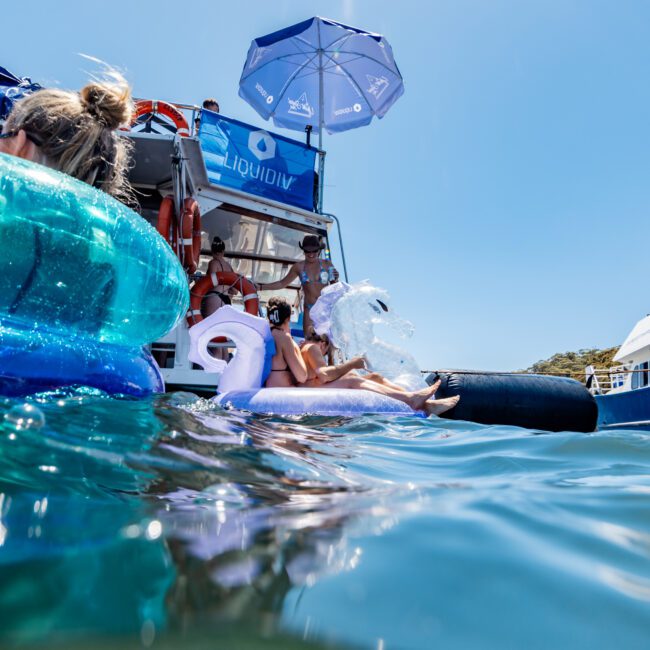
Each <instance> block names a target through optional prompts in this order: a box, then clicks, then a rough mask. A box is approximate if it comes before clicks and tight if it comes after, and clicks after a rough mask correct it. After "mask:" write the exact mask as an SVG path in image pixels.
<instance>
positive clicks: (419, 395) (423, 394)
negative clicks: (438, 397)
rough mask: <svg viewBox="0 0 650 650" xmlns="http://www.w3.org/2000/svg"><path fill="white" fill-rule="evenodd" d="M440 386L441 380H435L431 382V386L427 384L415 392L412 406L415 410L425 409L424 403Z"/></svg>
mask: <svg viewBox="0 0 650 650" xmlns="http://www.w3.org/2000/svg"><path fill="white" fill-rule="evenodd" d="M438 388H440V380H439V379H438V381H436V382H434V383H433V384H431V386H427V387H426V388H423V389H422V390H418V391H415V392H414V393H413V402H412V408H413V409H414V410H415V411H421V410H422V409H424V405H425V403H426V401H427V400H430V399H431V398H432V397H433V396H434V395H435V394H436V391H437V390H438Z"/></svg>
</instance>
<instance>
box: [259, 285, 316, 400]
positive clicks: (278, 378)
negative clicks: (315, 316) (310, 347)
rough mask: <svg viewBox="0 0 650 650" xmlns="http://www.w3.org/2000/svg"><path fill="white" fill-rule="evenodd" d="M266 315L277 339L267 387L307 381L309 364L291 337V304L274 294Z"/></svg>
mask: <svg viewBox="0 0 650 650" xmlns="http://www.w3.org/2000/svg"><path fill="white" fill-rule="evenodd" d="M266 316H267V318H268V319H269V323H270V324H271V334H272V336H273V340H274V341H275V355H273V359H272V360H271V373H270V374H269V377H268V379H267V380H266V384H265V385H266V387H267V388H278V387H281V388H289V387H291V386H296V385H297V384H301V383H303V382H305V381H307V366H306V365H305V362H304V360H303V358H302V355H301V354H300V349H299V348H298V346H297V345H296V343H295V341H294V340H293V339H292V338H291V305H290V304H289V303H288V302H287V301H286V300H285V299H284V298H281V297H278V296H274V297H273V298H271V299H270V300H269V302H268V304H267V307H266Z"/></svg>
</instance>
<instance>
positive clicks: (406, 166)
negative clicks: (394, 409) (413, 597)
mask: <svg viewBox="0 0 650 650" xmlns="http://www.w3.org/2000/svg"><path fill="white" fill-rule="evenodd" d="M313 15H323V16H327V17H330V18H334V19H337V20H340V21H342V22H347V23H349V24H352V25H356V26H358V27H361V28H364V29H367V30H372V31H376V32H380V33H382V34H384V35H385V36H386V37H387V38H388V40H389V41H390V43H391V45H392V47H393V50H394V53H395V57H396V60H397V63H398V65H399V66H400V69H401V71H402V74H403V76H404V79H405V85H406V93H405V95H404V96H403V97H402V98H401V99H400V100H399V101H398V102H397V104H395V106H393V108H392V109H391V110H390V112H389V113H388V115H387V116H386V117H385V118H384V119H383V120H381V121H375V122H373V124H372V125H370V126H369V127H365V128H363V129H358V130H356V131H349V132H347V133H343V134H338V135H335V136H329V137H327V138H326V148H327V150H328V166H327V173H326V178H327V190H326V204H325V207H326V209H327V210H328V211H331V212H335V213H336V214H337V215H338V216H339V217H340V218H341V220H342V222H343V225H344V231H343V232H344V235H345V238H346V241H347V255H348V263H349V268H350V271H351V275H352V278H353V279H356V280H358V279H362V278H369V279H370V280H371V281H372V282H373V283H374V284H376V285H379V286H382V287H384V288H386V289H388V290H389V291H390V293H391V295H392V297H393V303H394V305H395V307H396V309H397V311H399V312H400V314H401V315H402V316H404V317H406V318H408V319H410V320H411V321H412V322H413V323H414V325H415V327H416V334H415V336H414V338H413V339H412V340H411V341H410V342H409V343H408V347H409V349H410V350H411V351H412V352H413V353H414V354H415V355H416V356H417V358H418V360H419V361H420V363H421V366H423V367H424V366H427V367H437V368H441V367H457V368H458V367H464V368H483V369H495V370H496V369H515V368H522V367H526V366H528V365H530V364H531V363H532V362H534V361H537V360H538V359H541V358H544V357H547V356H549V355H551V354H552V353H554V352H560V351H566V350H575V349H578V348H582V347H592V346H595V347H604V346H609V345H615V344H618V343H620V342H622V340H623V338H624V337H625V336H626V334H627V333H628V331H629V329H631V327H632V325H633V324H634V322H636V320H637V319H638V318H640V317H642V316H644V315H645V314H646V312H647V311H648V303H647V297H646V296H647V290H646V289H645V288H643V287H642V289H641V291H637V288H638V285H639V283H640V282H641V283H643V282H644V280H645V279H646V277H647V276H648V269H647V266H648V254H647V250H646V246H647V243H648V241H649V240H650V237H649V236H648V235H649V230H650V222H649V220H648V214H649V213H650V189H649V181H650V147H649V145H650V132H649V129H650V84H649V76H650V72H649V71H650V38H649V37H648V34H650V4H648V3H647V2H634V1H623V2H600V1H597V0H577V1H572V0H553V1H544V2H541V1H540V2H520V1H517V0H509V1H505V0H503V1H500V0H495V1H491V2H487V1H479V0H474V1H469V0H453V1H452V0H449V1H448V2H414V1H408V0H402V1H401V2H377V1H371V0H365V1H356V0H347V1H342V2H336V1H332V0H330V1H327V2H309V1H307V0H303V1H301V2H288V1H287V0H285V1H279V0H277V1H274V2H269V1H268V0H266V1H261V0H256V1H250V2H249V1H246V0H240V1H239V2H218V3H217V2H203V1H200V0H194V1H193V2H188V3H185V4H183V3H180V4H179V3H176V2H174V3H172V2H166V1H164V0H158V1H157V2H138V1H136V0H133V1H131V2H125V1H123V0H117V1H113V2H111V3H92V2H87V1H84V2H80V1H76V0H75V1H70V2H68V1H62V2H58V3H51V2H45V1H41V2H25V3H17V2H9V3H5V6H3V8H2V23H3V30H2V32H3V33H2V36H1V37H0V38H1V40H0V43H1V47H0V52H1V56H0V65H4V66H5V67H7V68H9V69H10V70H11V71H13V72H15V73H17V74H20V75H29V76H31V77H32V78H33V79H34V80H36V81H39V82H41V83H42V84H43V85H59V86H62V87H66V88H75V89H77V88H79V87H81V86H82V85H83V83H84V82H85V80H86V78H87V72H88V71H89V70H90V71H92V65H91V64H89V63H88V62H86V61H84V60H83V59H81V58H80V57H79V56H78V55H77V53H79V52H82V53H85V54H89V55H93V56H95V57H98V58H100V59H102V60H104V61H106V62H108V63H111V64H112V65H115V66H117V67H119V68H121V69H122V70H123V71H124V72H125V74H126V76H127V78H128V79H129V81H130V82H131V83H132V85H133V88H134V93H135V94H136V95H137V96H139V97H151V98H157V99H168V100H176V101H187V102H200V101H201V100H202V99H203V98H204V97H205V96H216V97H217V98H218V99H219V101H220V103H221V109H222V112H223V113H225V114H228V115H230V116H233V117H236V118H238V119H241V120H244V121H247V122H250V123H253V124H259V125H264V124H265V123H264V122H263V121H262V120H261V118H259V117H258V115H257V114H256V113H255V112H254V111H253V110H252V109H251V108H249V107H248V105H247V104H245V103H244V102H243V100H241V99H239V97H238V96H237V86H238V81H239V75H240V73H241V68H242V65H243V63H244V59H245V57H246V52H247V50H248V46H249V44H250V41H251V39H253V38H255V37H257V36H261V35H263V34H266V33H269V32H271V31H275V30H277V29H279V28H281V27H284V26H287V25H290V24H293V23H295V22H298V21H300V20H303V19H305V18H308V17H310V16H313ZM286 134H287V135H291V132H286ZM298 137H299V136H298Z"/></svg>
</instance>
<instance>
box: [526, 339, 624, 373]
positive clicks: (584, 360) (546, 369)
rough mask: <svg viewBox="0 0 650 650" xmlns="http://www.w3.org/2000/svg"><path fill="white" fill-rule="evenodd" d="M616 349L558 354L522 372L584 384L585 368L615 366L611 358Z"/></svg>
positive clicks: (585, 350) (616, 347) (584, 350)
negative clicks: (564, 378) (551, 376)
mask: <svg viewBox="0 0 650 650" xmlns="http://www.w3.org/2000/svg"><path fill="white" fill-rule="evenodd" d="M618 348H619V346H615V347H612V348H604V349H603V350H598V349H596V348H588V349H583V350H578V351H577V352H558V353H557V354H554V355H553V356H552V357H550V358H549V359H544V360H542V361H538V362H537V363H534V364H533V365H532V366H530V368H526V370H523V371H522V372H526V373H538V374H545V375H559V376H564V377H572V378H573V379H578V380H579V381H582V382H584V381H585V368H586V367H587V366H589V365H592V366H594V367H595V368H610V367H611V366H613V365H615V364H614V362H613V357H614V355H615V354H616V351H617V350H618Z"/></svg>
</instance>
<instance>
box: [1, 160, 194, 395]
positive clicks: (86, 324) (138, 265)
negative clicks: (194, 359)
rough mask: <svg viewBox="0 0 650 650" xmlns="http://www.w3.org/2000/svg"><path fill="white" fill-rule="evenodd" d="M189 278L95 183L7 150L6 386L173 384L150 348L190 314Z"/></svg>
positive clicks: (130, 389)
mask: <svg viewBox="0 0 650 650" xmlns="http://www.w3.org/2000/svg"><path fill="white" fill-rule="evenodd" d="M188 301H189V292H188V286H187V277H186V275H185V272H184V271H183V269H182V267H181V265H180V264H179V262H178V260H177V259H176V257H175V255H174V253H173V252H172V250H171V248H170V247H169V246H168V245H167V243H166V242H165V241H164V240H163V239H162V238H161V237H160V236H159V235H158V233H157V232H156V231H155V230H154V229H153V228H152V227H151V226H150V225H149V224H148V223H147V222H146V221H145V220H144V219H142V218H141V217H140V216H139V215H137V214H136V213H135V212H133V211H132V210H130V209H129V208H127V207H126V206H124V205H123V204H121V203H119V202H118V201H116V200H115V199H113V198H111V197H110V196H108V195H107V194H106V193H104V192H101V191H99V190H97V189H95V188H93V187H91V186H89V185H87V184H85V183H82V182H80V181H77V180H75V179H73V178H71V177H70V176H67V175H66V174H62V173H59V172H57V171H53V170H51V169H48V168H46V167H43V166H42V165H38V164H35V163H31V162H27V161H25V160H22V159H19V158H14V157H11V156H7V155H3V154H0V392H1V393H2V394H5V395H21V394H28V393H31V392H35V391H41V390H47V389H51V388H56V387H59V386H69V385H76V384H79V385H85V386H91V387H95V388H99V389H102V390H106V391H108V392H110V393H125V394H129V395H137V396H141V395H146V394H148V393H152V392H160V391H162V390H164V384H163V382H162V378H161V376H160V371H159V369H158V367H157V365H156V363H155V361H154V360H153V358H152V357H151V355H150V353H149V352H148V351H147V350H145V349H144V348H143V346H144V345H146V344H147V343H150V342H151V341H154V340H156V339H157V338H159V337H160V336H162V335H164V334H165V333H166V332H168V331H169V330H170V329H171V328H172V327H174V325H175V324H176V323H177V322H178V320H179V319H180V318H181V317H182V315H183V314H184V313H185V311H186V309H187V306H188Z"/></svg>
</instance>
